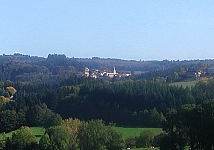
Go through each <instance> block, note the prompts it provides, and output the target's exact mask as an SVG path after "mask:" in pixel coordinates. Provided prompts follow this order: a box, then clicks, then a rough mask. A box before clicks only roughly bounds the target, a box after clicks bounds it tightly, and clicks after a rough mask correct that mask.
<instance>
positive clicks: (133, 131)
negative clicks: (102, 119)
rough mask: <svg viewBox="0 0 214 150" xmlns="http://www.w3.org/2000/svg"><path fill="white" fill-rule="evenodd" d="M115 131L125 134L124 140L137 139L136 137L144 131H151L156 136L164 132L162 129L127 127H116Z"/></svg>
mask: <svg viewBox="0 0 214 150" xmlns="http://www.w3.org/2000/svg"><path fill="white" fill-rule="evenodd" d="M114 129H115V130H116V131H117V132H120V133H122V134H123V139H126V138H129V137H135V136H139V135H140V133H141V132H142V131H143V130H150V131H151V132H152V133H154V134H158V133H161V132H162V129H161V128H131V127H130V128H129V127H127V128H125V127H114Z"/></svg>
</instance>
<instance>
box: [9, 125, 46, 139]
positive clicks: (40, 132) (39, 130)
mask: <svg viewBox="0 0 214 150" xmlns="http://www.w3.org/2000/svg"><path fill="white" fill-rule="evenodd" d="M30 130H31V132H32V133H33V135H35V136H36V139H37V140H39V139H40V138H41V136H42V135H43V134H44V132H45V129H44V128H43V127H30ZM13 132H15V131H11V132H8V133H6V137H12V134H13Z"/></svg>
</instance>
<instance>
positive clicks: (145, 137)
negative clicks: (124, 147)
mask: <svg viewBox="0 0 214 150" xmlns="http://www.w3.org/2000/svg"><path fill="white" fill-rule="evenodd" d="M152 140H153V134H152V132H151V131H150V130H144V131H142V132H141V133H140V136H139V137H136V146H137V147H147V148H148V147H149V146H151V143H152Z"/></svg>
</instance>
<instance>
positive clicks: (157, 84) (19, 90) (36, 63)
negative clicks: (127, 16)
mask: <svg viewBox="0 0 214 150" xmlns="http://www.w3.org/2000/svg"><path fill="white" fill-rule="evenodd" d="M213 64H214V62H213V60H203V61H202V60H191V61H168V60H164V61H125V60H117V59H102V58H92V59H78V58H67V57H66V56H65V55H56V54H54V55H49V56H48V58H47V59H46V58H40V57H31V56H27V55H21V54H14V55H2V56H0V65H1V68H0V80H1V82H0V121H1V123H0V124H1V125H0V132H1V133H3V132H9V131H12V130H15V129H19V128H20V129H19V130H21V131H20V132H27V133H29V131H28V129H27V128H23V127H22V126H43V127H45V128H46V129H47V131H46V133H45V135H44V137H43V138H42V139H41V140H44V141H45V140H47V138H49V140H53V141H54V140H57V139H51V138H54V134H57V133H55V132H61V133H64V134H63V135H65V137H62V139H63V138H65V140H64V142H65V143H67V144H69V145H70V146H71V147H72V148H71V147H70V149H76V148H80V149H86V147H90V146H91V145H84V144H86V143H85V140H84V138H83V137H82V135H81V134H78V133H76V132H75V135H73V132H72V133H70V134H72V137H73V139H72V142H71V139H70V140H68V139H69V138H67V136H68V137H70V138H71V135H69V134H68V135H67V132H66V131H65V128H64V127H63V125H62V122H64V123H65V120H66V119H69V118H78V120H79V122H78V121H77V122H78V124H80V126H79V128H78V130H79V131H81V132H80V133H82V134H83V133H84V132H85V131H86V130H89V128H90V127H91V128H93V127H95V126H96V127H99V128H100V130H102V132H103V133H100V134H103V135H105V140H104V141H100V142H98V143H102V142H103V145H105V146H104V147H103V145H102V144H101V145H98V148H95V149H115V150H116V149H121V148H123V147H124V145H123V144H121V143H122V140H121V141H120V138H121V135H120V134H119V133H117V132H115V131H114V130H113V129H112V128H110V126H106V125H109V124H114V125H115V124H116V125H118V126H129V127H159V128H163V130H164V131H165V132H164V133H163V134H161V135H158V136H157V137H156V139H158V140H156V142H154V141H153V145H155V146H158V147H160V148H161V149H172V150H174V149H184V147H185V146H191V149H207V150H208V149H212V148H213V146H214V142H213V141H212V140H210V139H213V135H214V133H213V131H214V130H213V129H212V127H213V125H214V118H213V114H214V105H213V104H214V102H213V100H214V91H213V88H214V79H213V78H212V74H211V73H209V72H208V68H209V67H211V66H213ZM114 65H116V66H117V68H118V70H123V71H127V70H130V71H135V70H141V71H148V72H146V73H143V74H140V75H132V76H131V77H128V78H126V77H124V78H119V77H115V78H98V79H95V78H90V77H83V76H82V77H79V76H77V73H78V72H80V71H83V70H84V67H85V66H87V67H91V68H92V67H93V68H97V69H110V68H112V67H113V66H114ZM198 71H200V72H201V73H202V74H201V77H200V78H195V77H194V75H192V76H189V75H188V72H190V73H192V72H198ZM196 79H197V80H198V82H197V84H196V85H195V86H192V87H184V86H173V85H170V84H169V83H172V82H175V81H188V80H196ZM80 120H81V121H82V122H83V123H80V122H81V121H80ZM101 120H103V121H104V122H103V121H101ZM72 123H73V122H72ZM59 125H60V126H59ZM65 126H66V127H68V126H69V125H65ZM66 129H68V128H66ZM55 130H56V131H55ZM76 130H77V129H75V131H76ZM72 131H73V129H72ZM97 132H98V131H97ZM107 133H108V134H107ZM109 133H111V134H110V135H109ZM17 134H18V133H17ZM52 134H53V135H52ZM84 134H85V136H86V135H87V134H89V133H84ZM145 134H146V133H145ZM14 136H15V137H14V138H15V139H16V135H14ZM142 136H143V135H142ZM139 138H140V137H139ZM77 139H78V140H77ZM113 139H114V140H115V139H118V140H119V141H116V142H118V143H114V144H115V145H111V144H109V143H112V142H111V140H113ZM137 139H138V138H136V139H135V140H136V143H139V140H137ZM81 140H83V141H81ZM114 140H113V141H114ZM32 141H34V140H32ZM44 141H43V142H44ZM137 141H138V142H137ZM157 141H158V142H157ZM7 142H8V143H10V142H12V143H13V142H14V141H13V139H8V140H7V141H6V145H7ZM81 142H82V143H81ZM91 142H92V141H90V143H91ZM93 142H94V141H93ZM33 143H34V145H30V146H32V147H33V146H35V145H36V146H35V147H37V146H38V145H37V144H36V142H35V141H34V142H33ZM41 143H42V142H41ZM71 143H72V144H71ZM166 143H171V144H166ZM13 144H14V143H13ZM13 144H12V145H13ZM31 144H32V143H31ZM78 144H79V145H78ZM112 144H113V143H112ZM8 145H10V144H8ZM51 145H53V144H51ZM94 145H96V144H94ZM138 145H141V144H138ZM4 146H5V143H4ZM14 146H17V143H16V144H14ZM28 146H29V145H28ZM40 146H41V145H40ZM43 146H44V145H43ZM57 146H59V145H57ZM57 146H56V147H57ZM99 146H100V147H99ZM147 146H148V144H147ZM6 147H7V146H6ZM32 147H31V148H32ZM107 147H108V148H107ZM112 147H114V148H112ZM16 148H17V147H16ZM28 148H29V147H28ZM8 149H9V148H8ZM20 149H23V148H20ZM32 149H33V148H32ZM35 149H36V148H35ZM40 149H41V148H40ZM50 149H54V148H50ZM56 149H59V147H58V148H56ZM60 149H68V147H67V146H65V147H63V146H62V148H60ZM91 149H94V147H93V146H91Z"/></svg>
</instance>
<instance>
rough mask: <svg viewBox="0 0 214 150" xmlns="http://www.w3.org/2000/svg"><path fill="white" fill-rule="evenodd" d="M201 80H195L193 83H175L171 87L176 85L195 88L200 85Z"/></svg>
mask: <svg viewBox="0 0 214 150" xmlns="http://www.w3.org/2000/svg"><path fill="white" fill-rule="evenodd" d="M198 82H199V80H193V81H186V82H185V81H182V82H174V83H170V84H169V85H175V86H183V87H186V86H187V87H192V86H195V85H196V83H198Z"/></svg>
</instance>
